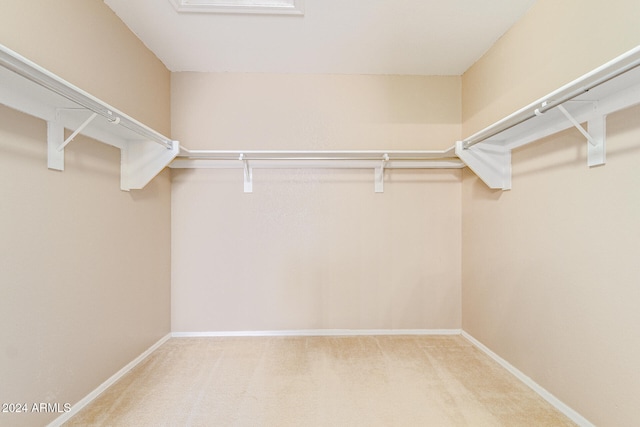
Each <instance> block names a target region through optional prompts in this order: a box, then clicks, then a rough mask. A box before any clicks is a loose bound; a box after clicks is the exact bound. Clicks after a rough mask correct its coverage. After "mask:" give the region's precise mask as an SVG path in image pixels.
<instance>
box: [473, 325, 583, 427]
mask: <svg viewBox="0 0 640 427" xmlns="http://www.w3.org/2000/svg"><path fill="white" fill-rule="evenodd" d="M462 336H463V337H464V338H466V339H467V340H468V341H469V342H471V344H473V345H474V346H475V347H477V348H478V349H479V350H480V351H482V352H483V353H485V354H486V355H487V356H489V357H490V358H492V359H493V360H495V361H496V362H498V364H499V365H500V366H502V367H503V368H505V369H506V370H507V371H509V372H510V373H511V374H512V375H513V376H515V377H516V378H518V379H519V380H520V381H522V382H523V383H524V384H525V385H527V386H528V387H529V388H531V389H532V390H533V391H535V392H536V393H538V394H539V395H540V397H542V398H543V399H544V400H546V401H547V402H549V403H550V404H551V405H553V406H554V407H555V408H556V409H557V410H559V411H560V412H562V413H563V414H564V415H566V416H567V418H569V419H570V420H571V421H573V422H574V423H576V424H578V425H579V426H581V427H595V425H594V424H592V423H591V422H589V420H587V419H586V418H585V417H583V416H582V415H580V414H579V413H578V412H576V411H575V410H573V409H572V408H570V407H569V406H568V405H566V404H565V403H564V402H562V401H561V400H560V399H558V398H557V397H555V396H554V395H553V394H551V393H549V392H548V391H547V390H546V389H545V388H544V387H542V386H540V385H539V384H538V383H536V382H535V381H533V380H532V379H531V378H529V377H528V376H526V375H525V374H524V373H522V371H520V370H519V369H517V368H516V367H514V366H513V365H511V364H510V363H509V362H507V361H506V360H504V359H503V358H502V357H500V356H498V355H497V354H496V353H494V352H493V351H491V350H490V349H489V348H488V347H487V346H485V345H484V344H482V343H481V342H480V341H478V340H477V339H475V338H474V337H473V336H471V335H470V334H469V333H467V332H466V331H464V330H463V331H462Z"/></svg>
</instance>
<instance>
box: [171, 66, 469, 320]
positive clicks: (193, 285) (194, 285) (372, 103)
mask: <svg viewBox="0 0 640 427" xmlns="http://www.w3.org/2000/svg"><path fill="white" fill-rule="evenodd" d="M172 127H173V129H174V136H175V137H176V138H178V139H181V140H182V141H184V142H185V144H187V146H189V147H190V148H211V149H213V148H227V149H230V148H234V149H242V148H247V149H371V148H374V149H375V148H378V149H384V148H391V149H437V148H445V147H447V146H449V145H451V143H452V141H454V140H456V139H457V138H459V136H460V79H459V78H458V77H409V76H408V77H392V76H377V77H376V76H314V75H302V76H291V75H268V74H244V75H243V74H197V73H178V74H174V75H173V76H172ZM172 176H173V180H172V328H173V330H174V331H178V332H180V331H234V330H287V329H289V330H291V329H333V328H339V329H350V328H351V329H389V328H398V329H404V328H407V329H432V328H433V329H440V328H447V329H450V328H459V326H460V262H459V260H460V178H461V174H460V171H459V170H456V171H422V172H420V171H401V170H390V171H387V175H386V178H387V180H386V182H385V192H384V193H383V194H375V193H374V192H373V176H374V174H373V170H370V171H369V170H353V171H346V170H341V171H335V170H333V171H329V170H270V171H269V170H258V169H256V170H254V192H253V193H251V194H245V193H243V192H242V171H241V170H205V169H200V170H176V169H174V170H173V171H172Z"/></svg>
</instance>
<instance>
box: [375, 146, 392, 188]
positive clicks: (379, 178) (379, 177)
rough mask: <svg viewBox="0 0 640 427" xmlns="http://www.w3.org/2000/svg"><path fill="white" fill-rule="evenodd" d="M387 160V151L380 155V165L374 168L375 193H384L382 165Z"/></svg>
mask: <svg viewBox="0 0 640 427" xmlns="http://www.w3.org/2000/svg"><path fill="white" fill-rule="evenodd" d="M388 161H389V155H388V154H387V153H385V154H384V156H383V157H382V162H381V163H380V166H379V167H377V168H376V169H375V187H374V191H375V192H376V193H384V167H385V165H386V163H387V162H388Z"/></svg>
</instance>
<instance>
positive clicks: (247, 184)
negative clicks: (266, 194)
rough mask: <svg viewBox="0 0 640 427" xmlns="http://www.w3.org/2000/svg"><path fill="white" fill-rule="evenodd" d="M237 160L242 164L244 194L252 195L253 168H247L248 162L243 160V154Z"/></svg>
mask: <svg viewBox="0 0 640 427" xmlns="http://www.w3.org/2000/svg"><path fill="white" fill-rule="evenodd" d="M239 160H241V161H242V163H243V165H242V171H243V176H244V192H245V193H253V168H252V167H251V166H249V162H248V161H247V160H246V159H245V158H244V154H240V159H239Z"/></svg>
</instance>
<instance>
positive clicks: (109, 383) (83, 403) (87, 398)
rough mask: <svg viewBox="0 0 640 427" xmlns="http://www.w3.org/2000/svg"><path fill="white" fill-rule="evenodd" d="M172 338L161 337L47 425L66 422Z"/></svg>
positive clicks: (48, 426) (56, 425) (59, 424)
mask: <svg viewBox="0 0 640 427" xmlns="http://www.w3.org/2000/svg"><path fill="white" fill-rule="evenodd" d="M170 338H171V334H167V335H165V336H164V337H162V338H160V339H159V340H158V342H156V343H155V344H153V345H152V346H151V347H149V348H148V349H147V350H145V351H144V352H143V353H142V354H141V355H140V356H138V357H136V358H135V359H134V360H132V361H131V362H130V363H128V364H127V365H126V366H125V367H124V368H122V369H120V370H119V371H118V372H116V373H115V374H113V375H112V376H111V377H110V378H109V379H108V380H106V381H105V382H103V383H102V384H100V385H99V386H98V387H97V388H96V389H95V390H93V391H92V392H91V393H89V394H88V395H86V396H85V397H84V398H83V399H81V400H80V401H78V402H77V403H76V404H75V405H73V406H72V407H71V410H70V411H69V412H65V413H64V414H62V415H60V416H59V417H58V418H56V419H55V420H53V421H52V422H51V423H49V424H48V425H47V427H59V426H61V425H63V424H64V423H66V422H67V421H69V419H71V417H73V416H74V415H76V414H77V413H78V412H80V411H81V410H82V409H83V408H84V407H85V406H87V405H88V404H89V403H91V402H92V401H93V400H94V399H95V398H97V397H98V396H100V394H102V392H104V391H105V390H106V389H107V388H109V387H111V386H112V385H113V384H115V382H116V381H118V380H119V379H120V378H122V377H124V376H125V375H126V374H127V373H128V372H129V371H131V370H132V369H133V368H135V367H136V366H137V365H138V364H139V363H140V362H142V361H143V360H144V359H146V358H147V357H148V356H149V355H150V354H151V353H153V352H154V351H156V350H157V349H158V347H160V346H161V345H162V344H164V343H165V342H167V341H168V340H169V339H170Z"/></svg>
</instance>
